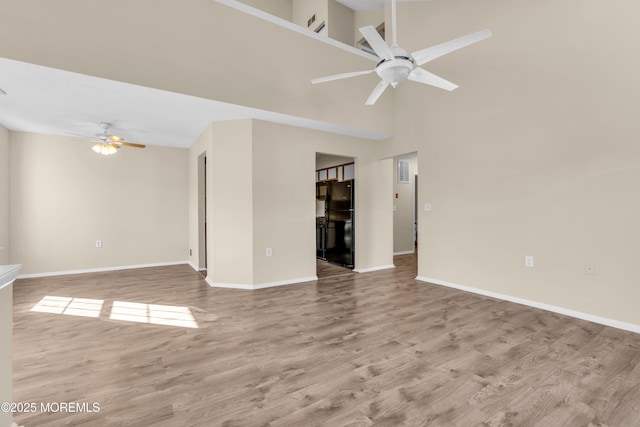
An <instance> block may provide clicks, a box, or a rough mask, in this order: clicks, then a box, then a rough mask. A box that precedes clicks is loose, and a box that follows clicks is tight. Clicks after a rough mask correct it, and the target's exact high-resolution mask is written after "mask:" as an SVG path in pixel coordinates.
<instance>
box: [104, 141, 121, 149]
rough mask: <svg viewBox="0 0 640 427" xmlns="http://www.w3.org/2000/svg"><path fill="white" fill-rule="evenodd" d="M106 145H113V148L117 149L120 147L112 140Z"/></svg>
mask: <svg viewBox="0 0 640 427" xmlns="http://www.w3.org/2000/svg"><path fill="white" fill-rule="evenodd" d="M107 147H113V148H117V149H119V148H120V146H119V145H118V144H116V143H114V142H110V143H109V144H107Z"/></svg>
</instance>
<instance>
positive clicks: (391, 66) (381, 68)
mask: <svg viewBox="0 0 640 427" xmlns="http://www.w3.org/2000/svg"><path fill="white" fill-rule="evenodd" d="M413 66H414V65H413V62H412V61H411V60H409V59H408V58H403V57H395V59H391V60H389V61H384V62H381V63H380V64H379V65H378V66H377V67H376V73H378V76H380V78H381V79H382V80H384V81H386V82H388V83H390V84H391V86H393V87H396V85H397V84H398V83H400V82H401V81H403V80H404V79H406V78H407V76H408V75H409V73H411V71H413Z"/></svg>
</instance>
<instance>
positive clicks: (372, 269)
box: [353, 264, 396, 273]
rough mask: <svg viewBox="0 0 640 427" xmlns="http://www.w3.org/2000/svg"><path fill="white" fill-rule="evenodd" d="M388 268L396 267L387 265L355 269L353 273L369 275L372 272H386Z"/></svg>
mask: <svg viewBox="0 0 640 427" xmlns="http://www.w3.org/2000/svg"><path fill="white" fill-rule="evenodd" d="M388 268H396V266H395V265H393V264H387V265H379V266H377V267H367V268H354V269H353V271H355V272H356V273H369V272H371V271H378V270H386V269H388Z"/></svg>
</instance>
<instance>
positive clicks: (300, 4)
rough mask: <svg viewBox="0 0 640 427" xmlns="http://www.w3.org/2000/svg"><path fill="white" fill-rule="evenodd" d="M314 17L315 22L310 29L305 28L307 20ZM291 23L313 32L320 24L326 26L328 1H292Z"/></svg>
mask: <svg viewBox="0 0 640 427" xmlns="http://www.w3.org/2000/svg"><path fill="white" fill-rule="evenodd" d="M313 14H315V15H316V20H315V22H314V23H313V24H311V26H310V27H308V26H307V22H308V21H309V18H311V16H313ZM292 16H293V23H294V24H298V25H300V26H301V27H304V28H308V29H309V30H311V31H315V29H316V28H318V26H319V25H320V24H322V22H324V23H325V24H328V21H329V3H328V0H293V11H292Z"/></svg>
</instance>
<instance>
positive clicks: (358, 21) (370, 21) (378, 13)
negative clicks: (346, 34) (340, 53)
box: [353, 9, 390, 43]
mask: <svg viewBox="0 0 640 427" xmlns="http://www.w3.org/2000/svg"><path fill="white" fill-rule="evenodd" d="M353 19H354V25H353V26H354V28H353V30H354V31H353V42H354V43H356V42H357V41H358V40H360V39H362V34H361V33H360V30H359V28H361V27H366V26H367V25H371V26H373V27H375V28H377V27H378V25H380V24H382V23H383V22H385V21H384V9H373V10H356V11H355V13H354V16H353ZM387 30H390V27H389V28H387Z"/></svg>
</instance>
